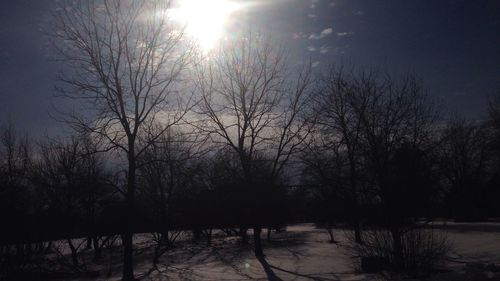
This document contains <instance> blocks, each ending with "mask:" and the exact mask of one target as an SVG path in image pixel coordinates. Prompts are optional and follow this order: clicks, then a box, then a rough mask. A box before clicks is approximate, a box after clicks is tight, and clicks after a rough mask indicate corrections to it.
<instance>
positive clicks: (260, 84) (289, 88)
mask: <svg viewBox="0 0 500 281" xmlns="http://www.w3.org/2000/svg"><path fill="white" fill-rule="evenodd" d="M275 46H276V45H275V44H273V43H272V41H271V40H268V39H265V38H263V37H261V36H255V35H254V34H251V33H247V36H246V37H243V38H240V39H238V40H237V41H236V42H228V43H227V44H226V45H224V46H223V47H222V48H221V51H220V53H219V54H218V55H217V57H215V58H209V59H208V58H207V59H205V60H203V59H201V60H200V62H199V64H198V68H197V72H196V77H197V78H196V82H195V84H196V89H197V91H199V93H200V94H201V102H200V104H199V106H198V107H197V108H196V111H197V113H198V114H199V116H200V117H201V119H200V120H198V121H196V122H192V124H193V125H194V126H195V127H196V128H197V129H199V130H200V131H201V132H203V133H206V134H208V135H209V136H210V138H211V141H212V142H213V143H215V144H217V145H221V146H223V147H229V148H230V149H231V150H232V151H234V153H236V155H237V157H238V159H239V164H240V166H241V173H242V178H243V181H244V183H245V184H246V185H247V186H252V184H253V183H254V182H255V179H256V178H257V174H256V171H257V169H258V168H260V167H262V164H259V163H262V162H266V163H268V164H269V165H268V167H269V172H268V174H269V178H270V179H271V181H273V180H276V179H277V177H278V176H279V175H280V174H281V173H282V172H283V169H284V168H285V165H286V164H287V162H288V161H289V160H290V157H291V156H292V155H293V154H294V153H296V152H297V151H299V149H300V147H301V144H302V143H303V142H304V140H305V139H306V138H307V137H308V135H309V132H310V127H309V124H308V123H307V122H305V121H303V120H301V118H300V117H301V112H303V111H304V110H305V105H306V103H307V100H308V98H309V97H308V90H309V86H310V84H311V80H312V77H311V67H310V65H309V64H306V66H305V67H304V68H303V69H302V70H301V71H298V72H294V71H292V70H291V69H290V66H289V65H288V63H287V58H286V56H285V52H284V50H283V49H279V48H276V47H275ZM263 155H265V157H262V156H263ZM259 166H260V167H259ZM254 190H255V189H254ZM264 199H265V198H258V199H256V200H257V201H259V200H264ZM257 203H258V202H257ZM253 227H254V240H255V254H256V255H257V256H262V255H263V252H262V247H261V243H260V233H261V229H262V226H261V225H259V224H258V223H256V224H255V225H254V226H253Z"/></svg>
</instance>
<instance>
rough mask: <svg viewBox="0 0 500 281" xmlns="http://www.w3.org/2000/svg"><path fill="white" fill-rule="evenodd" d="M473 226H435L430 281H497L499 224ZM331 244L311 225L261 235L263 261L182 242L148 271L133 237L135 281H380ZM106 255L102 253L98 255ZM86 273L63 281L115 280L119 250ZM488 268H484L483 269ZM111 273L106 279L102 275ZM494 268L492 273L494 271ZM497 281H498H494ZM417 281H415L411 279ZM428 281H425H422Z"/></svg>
mask: <svg viewBox="0 0 500 281" xmlns="http://www.w3.org/2000/svg"><path fill="white" fill-rule="evenodd" d="M477 226H478V225H477V224H467V225H465V224H464V225H457V224H447V225H446V226H441V227H442V228H441V230H440V231H445V232H446V233H447V234H448V236H449V238H450V239H451V240H452V241H453V245H454V247H453V250H452V252H451V253H450V261H449V263H448V265H447V268H446V269H447V270H444V271H443V272H442V273H438V274H436V275H435V276H433V277H432V279H431V280H477V278H478V277H477V276H479V275H481V276H483V277H484V278H486V279H485V280H500V273H499V272H495V270H494V269H491V266H492V265H495V264H497V265H500V224H494V225H493V227H488V228H485V229H482V228H477ZM334 234H335V239H336V240H338V241H339V242H340V243H337V244H332V243H329V242H328V240H329V236H328V234H327V232H326V231H325V230H322V229H317V228H315V227H314V225H312V224H300V225H293V226H288V227H287V231H286V232H281V233H274V232H273V233H272V241H271V242H267V241H266V239H265V237H266V233H265V231H263V235H262V238H263V246H264V253H265V255H266V256H265V257H264V259H260V260H259V259H257V258H255V256H254V255H253V251H252V246H251V245H241V244H240V243H239V242H238V241H239V239H238V237H225V236H224V235H223V234H222V233H218V234H217V235H215V237H214V239H213V242H212V245H210V246H208V245H206V242H205V241H204V240H202V241H200V242H196V243H194V242H192V241H190V239H189V237H188V236H185V237H184V238H183V239H181V240H180V241H177V242H176V243H175V246H174V247H173V248H172V249H170V250H169V251H168V252H166V253H165V254H164V255H163V256H162V257H161V258H160V262H159V264H158V265H157V267H154V266H153V265H152V262H151V261H152V259H153V254H152V248H151V247H150V246H151V244H150V243H148V241H149V240H148V239H149V237H150V236H149V235H146V234H142V235H137V237H136V238H135V241H136V244H137V246H136V251H137V253H136V254H135V261H136V268H135V273H136V276H137V277H138V278H140V279H141V280H324V281H327V280H346V281H347V280H352V281H354V280H359V281H361V280H380V279H381V277H380V276H378V275H374V274H364V273H360V272H358V271H356V269H355V268H354V267H353V264H354V263H353V260H351V258H350V257H349V255H348V254H347V252H346V247H345V246H346V243H347V241H346V239H345V237H346V232H345V231H344V230H335V233H334ZM104 254H105V255H106V250H104ZM106 260H107V258H106V256H104V257H103V261H102V262H101V265H93V266H90V265H89V268H92V269H93V270H98V271H99V272H100V275H99V277H98V278H96V279H85V278H79V279H69V280H121V269H120V262H121V261H120V260H121V253H120V249H119V248H116V249H115V250H114V253H113V266H109V264H108V265H107V264H106ZM486 265H490V267H484V266H486ZM109 268H111V269H112V270H111V272H112V275H111V276H109V277H108V276H107V275H106V272H107V271H109ZM497 268H498V267H497ZM494 278H498V279H494ZM413 280H420V279H413ZM422 280H429V279H422Z"/></svg>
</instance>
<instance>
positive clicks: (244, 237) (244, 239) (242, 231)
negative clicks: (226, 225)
mask: <svg viewBox="0 0 500 281" xmlns="http://www.w3.org/2000/svg"><path fill="white" fill-rule="evenodd" d="M247 231H248V229H246V228H240V236H241V244H243V245H246V244H248V234H247Z"/></svg>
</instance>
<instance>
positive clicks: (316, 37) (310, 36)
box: [309, 27, 333, 40]
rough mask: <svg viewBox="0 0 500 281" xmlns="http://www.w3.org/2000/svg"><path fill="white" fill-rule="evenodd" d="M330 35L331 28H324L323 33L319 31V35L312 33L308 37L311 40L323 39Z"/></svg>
mask: <svg viewBox="0 0 500 281" xmlns="http://www.w3.org/2000/svg"><path fill="white" fill-rule="evenodd" d="M332 33H333V28H331V27H329V28H326V29H324V30H323V31H321V33H320V34H316V33H313V34H311V35H309V39H311V40H319V39H323V38H325V37H326V36H329V35H330V34H332Z"/></svg>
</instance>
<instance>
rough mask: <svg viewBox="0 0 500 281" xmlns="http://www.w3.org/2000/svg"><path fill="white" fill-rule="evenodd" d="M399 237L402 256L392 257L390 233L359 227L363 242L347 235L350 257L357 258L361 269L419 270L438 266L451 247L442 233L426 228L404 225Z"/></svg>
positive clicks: (392, 242)
mask: <svg viewBox="0 0 500 281" xmlns="http://www.w3.org/2000/svg"><path fill="white" fill-rule="evenodd" d="M400 237H401V248H402V249H401V259H402V260H398V259H397V258H396V256H397V255H396V254H395V251H394V244H395V243H394V239H393V235H392V234H391V232H390V231H387V230H382V229H378V230H365V231H363V232H362V240H363V243H355V241H354V235H350V236H349V241H350V243H349V245H350V246H349V250H350V252H351V253H352V256H353V257H356V258H361V263H360V266H361V270H363V271H369V272H376V271H382V270H391V271H402V272H405V273H408V274H423V273H428V272H430V271H431V270H432V269H435V268H436V267H437V266H439V265H440V264H441V263H442V262H443V261H444V258H445V257H446V254H447V253H448V252H449V250H450V248H451V243H450V241H449V239H448V238H447V236H446V234H444V233H442V232H436V231H434V230H433V229H430V228H412V229H408V230H405V231H404V232H403V233H402V234H401V236H400Z"/></svg>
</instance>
